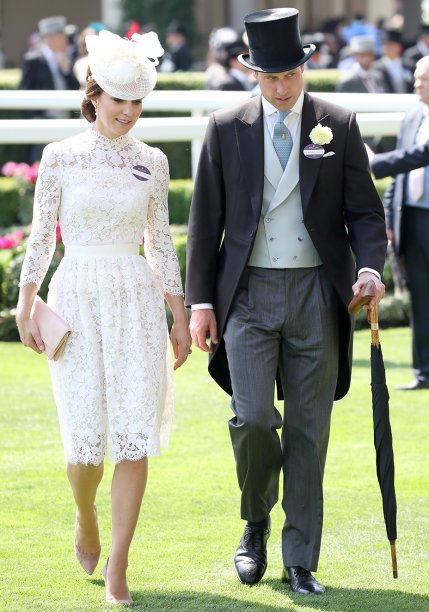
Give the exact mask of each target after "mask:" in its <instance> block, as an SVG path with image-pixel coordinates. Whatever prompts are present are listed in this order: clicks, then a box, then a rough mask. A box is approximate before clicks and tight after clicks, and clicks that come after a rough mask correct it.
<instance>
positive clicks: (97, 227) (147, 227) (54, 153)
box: [20, 127, 182, 465]
mask: <svg viewBox="0 0 429 612" xmlns="http://www.w3.org/2000/svg"><path fill="white" fill-rule="evenodd" d="M168 184H169V173H168V162H167V159H166V157H165V155H164V154H163V153H162V152H161V151H160V150H159V149H154V148H152V147H149V146H147V145H145V144H144V143H142V142H140V141H138V140H136V139H135V138H133V137H131V136H130V135H125V136H120V137H119V138H116V139H113V140H110V139H108V138H106V137H104V136H103V135H102V134H100V133H99V132H97V131H96V130H95V129H94V128H93V127H91V128H90V129H88V130H87V131H86V132H84V133H83V134H80V135H79V136H75V137H73V138H69V139H67V140H63V141H61V142H57V143H53V144H50V145H48V146H47V147H46V148H45V151H44V154H43V157H42V161H41V164H40V169H39V178H38V181H37V185H36V194H35V203H34V213H33V225H32V231H31V236H30V238H29V240H28V246H27V252H26V256H25V260H24V264H23V268H22V273H21V282H20V284H21V285H25V284H27V283H35V284H36V285H37V287H38V288H39V287H40V284H41V282H42V280H43V278H44V276H45V274H46V271H47V269H48V266H49V263H50V261H51V259H52V255H53V253H54V250H55V236H56V222H57V217H59V220H60V225H61V232H62V237H63V241H64V245H65V256H64V258H63V259H62V261H61V263H60V265H59V267H58V269H57V271H56V272H55V274H54V276H53V278H52V281H51V284H50V288H49V298H48V303H49V304H50V306H51V307H53V308H54V310H55V311H56V312H58V314H59V315H60V316H61V317H62V318H63V319H64V320H65V321H66V322H67V323H68V324H69V325H70V327H71V329H72V334H71V336H70V338H69V341H68V343H67V346H66V349H65V352H64V355H63V356H62V357H61V358H60V359H59V360H58V361H56V362H54V361H50V362H49V366H50V370H51V377H52V383H53V389H54V395H55V400H56V403H57V407H58V414H59V421H60V428H61V435H62V439H63V443H64V449H65V456H66V460H67V461H69V462H70V463H82V464H94V465H98V464H99V463H100V462H101V461H102V460H103V457H104V455H105V451H106V446H107V443H108V441H109V439H110V442H111V446H112V458H113V461H114V462H115V463H118V462H120V461H122V460H123V459H131V460H138V459H141V458H142V457H144V456H145V455H156V454H159V452H160V445H165V444H166V443H167V442H168V437H169V432H170V428H171V419H172V363H171V354H170V349H169V342H168V330H167V323H166V317H165V308H164V298H163V293H169V294H171V295H182V284H181V279H180V271H179V265H178V261H177V257H176V253H175V251H174V247H173V244H172V240H171V235H170V230H169V225H168V205H167V196H168ZM143 234H144V248H145V255H146V258H147V260H146V259H145V258H144V257H142V256H140V255H138V254H137V253H138V245H139V244H140V243H141V239H142V236H143Z"/></svg>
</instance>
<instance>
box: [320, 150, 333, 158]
mask: <svg viewBox="0 0 429 612" xmlns="http://www.w3.org/2000/svg"><path fill="white" fill-rule="evenodd" d="M331 155H335V151H328V152H327V153H325V155H323V156H322V157H331Z"/></svg>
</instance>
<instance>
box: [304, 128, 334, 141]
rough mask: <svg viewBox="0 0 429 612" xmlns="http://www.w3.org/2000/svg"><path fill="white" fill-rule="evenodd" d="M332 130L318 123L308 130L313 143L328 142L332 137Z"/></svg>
mask: <svg viewBox="0 0 429 612" xmlns="http://www.w3.org/2000/svg"><path fill="white" fill-rule="evenodd" d="M333 137H334V136H333V134H332V130H331V128H330V127H327V126H326V125H321V124H320V123H318V124H317V125H316V127H314V128H313V129H312V130H311V132H310V140H311V142H312V143H313V144H315V145H325V144H329V143H330V142H331V141H332V139H333Z"/></svg>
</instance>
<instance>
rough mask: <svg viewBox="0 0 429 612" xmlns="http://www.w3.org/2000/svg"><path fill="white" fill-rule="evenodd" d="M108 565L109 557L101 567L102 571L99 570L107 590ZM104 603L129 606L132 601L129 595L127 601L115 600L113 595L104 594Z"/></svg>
mask: <svg viewBox="0 0 429 612" xmlns="http://www.w3.org/2000/svg"><path fill="white" fill-rule="evenodd" d="M108 565H109V557H107V561H106V563H105V565H104V567H103V569H102V570H101V573H102V575H103V579H104V584H105V585H106V589H107V566H108ZM106 602H107V603H109V604H126V605H131V604H132V603H133V599H132V597H131V595H130V597H129V599H116V597H114V596H113V595H108V594H107V593H106Z"/></svg>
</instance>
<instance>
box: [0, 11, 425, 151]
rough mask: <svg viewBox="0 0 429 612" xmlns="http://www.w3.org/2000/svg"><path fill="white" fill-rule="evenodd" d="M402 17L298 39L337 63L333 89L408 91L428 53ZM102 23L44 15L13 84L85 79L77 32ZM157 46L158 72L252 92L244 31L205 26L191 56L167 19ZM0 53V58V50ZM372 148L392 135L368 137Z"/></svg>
mask: <svg viewBox="0 0 429 612" xmlns="http://www.w3.org/2000/svg"><path fill="white" fill-rule="evenodd" d="M402 27H403V22H402V17H401V15H394V16H393V17H392V18H390V19H389V20H388V21H386V22H385V23H384V22H383V23H381V22H380V23H378V24H377V25H373V24H371V23H369V22H368V21H367V20H366V19H365V17H364V15H356V16H355V17H354V18H353V19H352V20H350V21H348V22H347V21H345V20H343V19H333V20H329V21H326V22H325V23H324V24H323V26H322V27H321V29H320V31H317V32H305V33H304V34H303V40H302V42H303V44H304V45H306V44H313V45H315V47H316V51H315V53H314V54H313V55H312V57H311V59H310V60H309V61H308V62H307V64H306V69H309V70H320V69H327V68H338V69H340V70H341V77H340V79H339V81H338V83H337V87H336V89H337V91H339V92H357V93H365V92H368V93H382V92H387V93H408V92H412V91H413V72H414V68H415V64H416V62H417V60H418V59H420V58H421V57H423V56H424V55H427V54H428V53H429V25H422V26H421V28H420V32H419V36H418V39H417V40H416V41H404V40H403V37H402ZM102 29H104V25H103V24H102V23H99V22H92V23H89V24H88V26H87V27H86V28H84V29H83V30H82V31H79V30H78V28H77V27H76V26H75V25H73V24H68V23H67V21H66V18H65V17H63V16H55V17H46V18H44V19H41V20H40V21H39V23H38V31H37V32H34V33H33V34H31V36H30V37H29V40H28V50H27V52H26V53H25V55H24V58H23V64H22V79H21V82H20V85H19V88H20V89H25V90H39V89H47V90H66V89H79V88H84V87H85V80H86V76H87V69H88V61H87V54H86V48H85V37H86V36H87V35H88V34H97V33H98V32H100V30H102ZM152 29H155V30H156V26H154V25H152V24H147V25H145V26H141V24H139V23H138V22H136V21H132V22H129V23H128V24H127V25H126V29H125V31H124V32H123V35H124V36H125V37H127V38H131V36H132V35H133V33H135V32H137V33H140V34H142V33H145V32H147V31H150V30H152ZM163 45H164V49H165V54H164V56H163V58H162V61H161V63H160V66H159V70H160V71H161V72H184V71H188V70H204V71H205V87H206V89H216V90H223V91H234V90H236V91H252V92H253V93H254V94H255V93H257V87H255V80H254V77H253V73H252V72H251V71H250V70H248V69H247V68H246V67H245V66H243V65H242V64H241V63H240V62H239V61H238V60H237V57H238V56H239V55H240V54H246V53H247V52H248V47H247V40H246V35H245V33H244V32H239V31H236V30H234V29H233V28H230V27H221V28H218V29H215V30H213V31H212V32H211V33H210V35H209V38H208V41H207V48H206V57H205V59H204V60H203V61H202V62H201V61H199V62H197V61H195V58H194V57H193V54H192V46H191V44H190V41H189V33H188V30H187V27H186V26H185V24H183V23H180V22H179V21H176V20H173V21H172V22H171V23H170V24H169V26H168V28H167V30H166V33H165V37H164V40H163ZM0 60H1V58H0ZM28 115H29V116H31V117H46V118H65V117H68V116H69V113H68V111H61V110H47V111H34V112H31V111H30V112H29V113H28ZM370 144H371V145H372V146H373V147H374V146H375V147H376V148H377V150H384V149H385V147H386V146H387V147H390V146H391V145H392V143H390V142H385V143H384V145H385V146H380V145H381V143H376V142H373V141H372V142H371V143H370ZM33 149H34V150H33V151H32V152H31V153H30V155H29V162H31V161H32V159H33V157H34V159H38V158H39V156H40V151H39V150H37V146H34V147H33Z"/></svg>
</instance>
